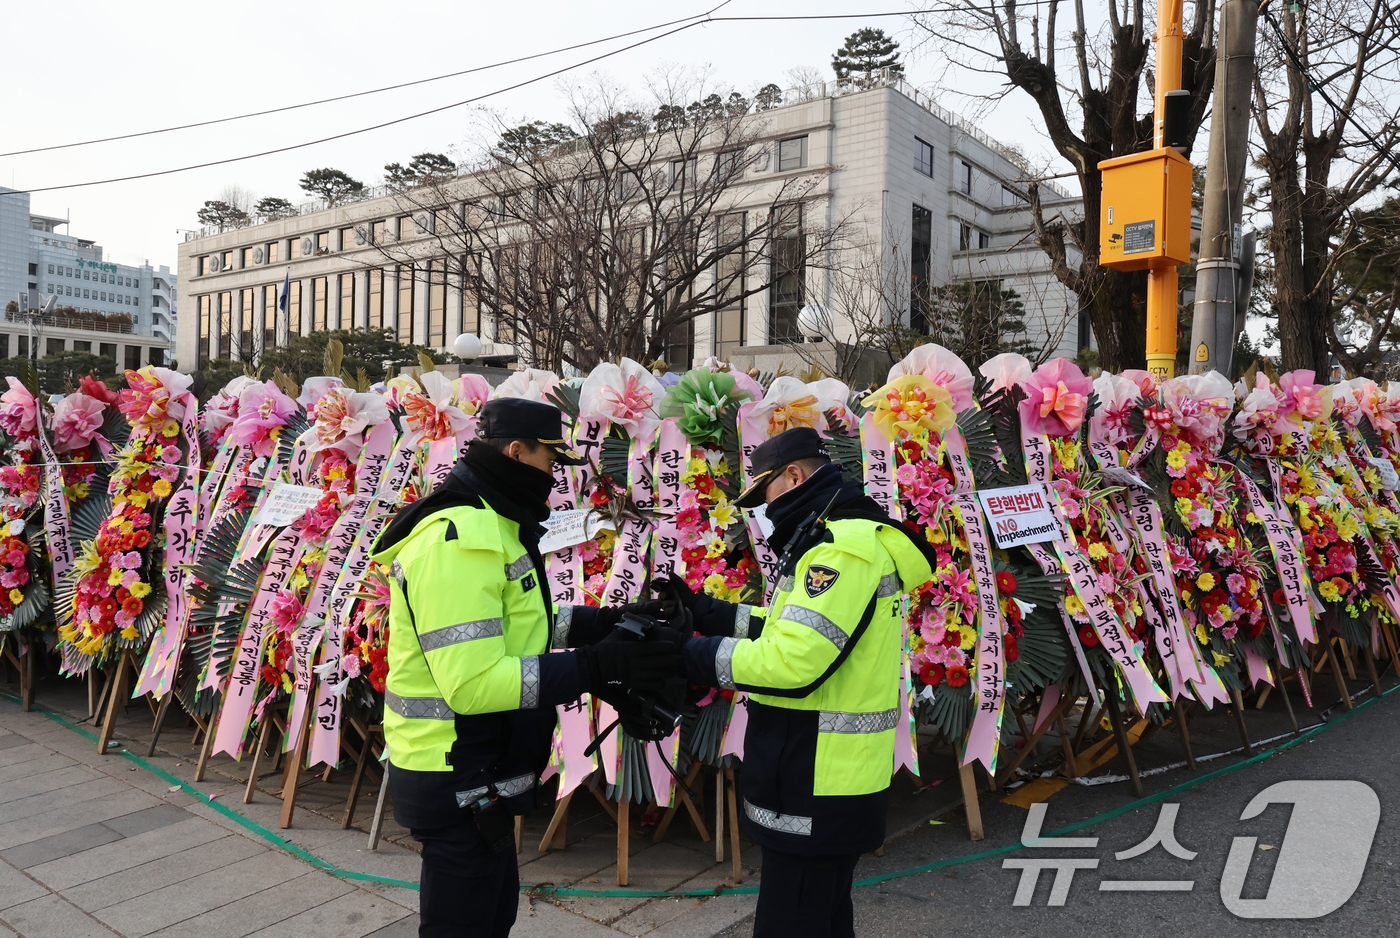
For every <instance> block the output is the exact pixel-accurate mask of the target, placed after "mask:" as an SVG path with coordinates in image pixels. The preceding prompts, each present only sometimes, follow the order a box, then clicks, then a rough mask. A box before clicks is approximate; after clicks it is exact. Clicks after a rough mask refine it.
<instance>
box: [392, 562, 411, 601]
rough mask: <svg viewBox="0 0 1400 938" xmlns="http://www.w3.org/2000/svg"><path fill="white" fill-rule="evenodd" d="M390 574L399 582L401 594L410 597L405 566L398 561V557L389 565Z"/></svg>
mask: <svg viewBox="0 0 1400 938" xmlns="http://www.w3.org/2000/svg"><path fill="white" fill-rule="evenodd" d="M389 572H390V573H391V574H393V577H394V579H395V580H397V581H398V584H399V592H401V593H403V594H404V595H405V596H407V595H408V579H407V578H406V577H405V576H404V575H403V566H402V565H401V564H400V563H399V560H398V558H397V557H395V558H394V562H393V563H391V564H389Z"/></svg>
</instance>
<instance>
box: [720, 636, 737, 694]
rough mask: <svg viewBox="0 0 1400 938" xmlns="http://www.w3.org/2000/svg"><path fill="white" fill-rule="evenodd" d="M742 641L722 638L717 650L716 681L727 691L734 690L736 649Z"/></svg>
mask: <svg viewBox="0 0 1400 938" xmlns="http://www.w3.org/2000/svg"><path fill="white" fill-rule="evenodd" d="M740 641H742V639H738V638H722V639H720V640H719V648H717V649H716V650H715V680H716V681H717V682H718V683H719V686H720V687H722V688H724V689H725V690H733V689H734V649H735V648H737V647H738V645H739V642H740Z"/></svg>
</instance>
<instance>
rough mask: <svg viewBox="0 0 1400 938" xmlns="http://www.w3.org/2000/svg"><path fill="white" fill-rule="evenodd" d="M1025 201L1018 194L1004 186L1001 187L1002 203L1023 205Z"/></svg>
mask: <svg viewBox="0 0 1400 938" xmlns="http://www.w3.org/2000/svg"><path fill="white" fill-rule="evenodd" d="M1025 201H1026V200H1025V199H1023V198H1021V197H1020V196H1019V195H1017V194H1016V193H1015V192H1013V191H1011V190H1010V189H1008V188H1007V187H1006V186H1002V187H1001V204H1002V205H1023V204H1025Z"/></svg>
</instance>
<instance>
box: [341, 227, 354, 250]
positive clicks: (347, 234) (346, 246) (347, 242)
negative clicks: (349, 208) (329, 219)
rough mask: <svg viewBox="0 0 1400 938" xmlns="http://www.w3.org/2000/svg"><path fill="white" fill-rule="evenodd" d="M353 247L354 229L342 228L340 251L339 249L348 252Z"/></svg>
mask: <svg viewBox="0 0 1400 938" xmlns="http://www.w3.org/2000/svg"><path fill="white" fill-rule="evenodd" d="M354 246H355V229H354V228H342V229H340V249H341V250H342V251H349V250H351V249H352V248H354Z"/></svg>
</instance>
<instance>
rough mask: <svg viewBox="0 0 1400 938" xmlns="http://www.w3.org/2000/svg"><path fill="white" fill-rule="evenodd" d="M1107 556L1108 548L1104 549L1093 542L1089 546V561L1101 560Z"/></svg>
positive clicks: (1096, 542)
mask: <svg viewBox="0 0 1400 938" xmlns="http://www.w3.org/2000/svg"><path fill="white" fill-rule="evenodd" d="M1107 556H1108V548H1107V547H1105V546H1104V545H1103V544H1101V543H1099V542H1098V541H1095V542H1094V543H1092V544H1090V545H1089V559H1090V560H1103V559H1104V558H1105V557H1107Z"/></svg>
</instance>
